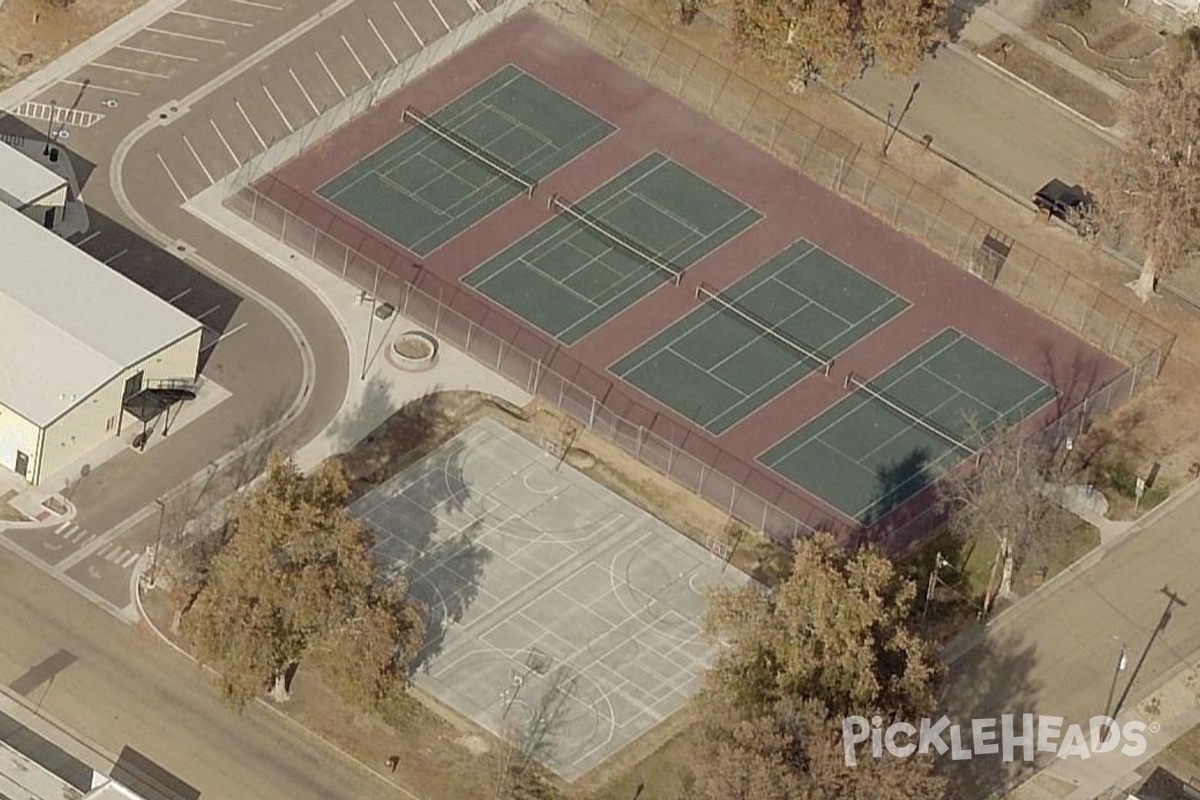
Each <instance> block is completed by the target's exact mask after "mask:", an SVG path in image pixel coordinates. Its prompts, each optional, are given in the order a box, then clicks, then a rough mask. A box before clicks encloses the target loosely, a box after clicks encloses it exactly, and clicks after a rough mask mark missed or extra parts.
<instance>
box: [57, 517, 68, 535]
mask: <svg viewBox="0 0 1200 800" xmlns="http://www.w3.org/2000/svg"><path fill="white" fill-rule="evenodd" d="M69 527H71V520H67V521H66V522H64V523H63V524H62V525H59V526H58V527H57V528H55V529H54V532H55V533H56V534H58V535H59V536H62V532H63V531H65V530H66V529H67V528H69Z"/></svg>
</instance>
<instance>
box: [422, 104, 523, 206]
mask: <svg viewBox="0 0 1200 800" xmlns="http://www.w3.org/2000/svg"><path fill="white" fill-rule="evenodd" d="M401 119H403V120H404V121H405V122H408V123H411V124H413V125H416V126H417V127H418V128H420V129H421V130H423V131H426V132H428V133H431V134H433V135H434V136H435V137H437V138H438V139H441V140H442V141H443V142H445V143H446V144H448V145H450V146H451V147H453V148H455V149H457V150H458V151H459V152H461V153H465V154H466V155H467V156H469V157H471V158H473V159H475V160H476V161H478V162H479V163H481V164H483V165H484V166H486V167H488V168H489V169H491V170H492V171H493V172H496V173H498V174H499V175H501V176H502V177H504V178H507V179H508V180H510V181H512V182H513V183H515V184H517V185H518V186H520V187H521V188H522V189H523V190H524V191H525V194H527V195H529V196H530V197H532V196H533V190H534V189H536V188H537V181H533V180H530V179H529V178H526V177H524V176H523V175H521V174H520V173H519V172H517V171H516V170H515V169H513V168H512V167H510V166H509V165H508V164H505V163H504V162H503V161H501V160H500V159H498V158H496V157H495V156H493V155H491V154H489V153H485V152H484V151H483V150H482V149H481V148H479V147H478V146H476V145H474V144H471V143H470V142H468V141H467V140H466V139H464V138H463V137H462V136H460V135H459V134H457V133H455V132H453V131H451V130H449V129H448V128H447V127H446V126H444V125H441V124H440V123H437V122H434V121H433V120H432V119H430V118H429V117H427V116H425V115H424V114H422V113H421V112H419V111H417V110H416V109H415V108H413V107H412V106H409V107H408V108H406V109H404V112H403V114H402V115H401Z"/></svg>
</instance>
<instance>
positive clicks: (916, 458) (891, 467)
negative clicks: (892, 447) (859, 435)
mask: <svg viewBox="0 0 1200 800" xmlns="http://www.w3.org/2000/svg"><path fill="white" fill-rule="evenodd" d="M931 482H932V476H930V474H929V451H928V450H926V449H925V448H923V447H918V448H916V449H914V450H911V451H910V452H908V453H907V454H905V455H904V456H903V457H902V458H899V459H897V460H895V461H891V462H888V463H886V464H883V465H881V466H879V467H877V468H876V469H875V484H876V493H875V499H874V500H873V501H872V503H871V510H870V511H869V512H868V514H867V516H866V518H865V519H863V522H864V523H866V524H868V525H870V524H873V523H875V522H878V521H879V520H881V519H883V518H884V517H885V516H887V515H888V514H889V513H891V512H892V511H893V510H895V509H897V508H899V507H901V506H902V505H904V504H905V503H906V502H908V500H909V499H911V498H913V497H915V496H916V495H917V494H919V493H920V492H921V491H922V490H923V489H924V488H925V487H926V486H928V485H929V484H930V483H931Z"/></svg>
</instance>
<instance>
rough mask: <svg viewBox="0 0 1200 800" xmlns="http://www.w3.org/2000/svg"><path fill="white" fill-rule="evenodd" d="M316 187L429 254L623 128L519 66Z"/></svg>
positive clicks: (410, 120) (409, 116)
mask: <svg viewBox="0 0 1200 800" xmlns="http://www.w3.org/2000/svg"><path fill="white" fill-rule="evenodd" d="M397 125H402V126H408V130H406V131H405V132H404V133H403V134H401V135H400V136H398V137H396V138H395V139H392V140H391V141H389V142H388V143H387V144H385V145H384V146H383V147H381V148H379V149H378V150H376V151H375V152H374V153H372V154H370V155H369V156H367V157H366V158H365V159H363V160H362V161H360V162H358V163H357V164H355V165H354V166H352V167H350V168H349V169H347V170H345V171H344V172H342V173H341V174H340V175H338V176H337V177H335V178H333V179H332V180H330V181H329V182H327V183H326V184H325V185H323V186H321V187H320V188H319V189H318V190H317V191H318V193H319V194H320V195H321V196H322V197H324V198H325V199H326V200H328V201H330V202H331V203H334V204H335V205H337V206H338V207H340V208H341V209H342V210H344V211H346V212H348V213H350V214H352V215H354V216H355V217H356V218H358V219H359V220H360V221H362V222H363V223H366V224H367V225H370V226H371V227H373V228H375V229H376V230H378V231H379V232H381V233H383V234H385V235H387V236H389V237H391V238H392V239H394V240H395V241H397V242H399V243H400V244H402V245H404V246H405V247H407V248H408V249H409V250H411V251H412V252H414V253H416V254H417V255H421V256H425V255H428V254H429V253H431V252H433V251H434V250H436V249H437V248H438V247H440V246H441V245H443V244H445V243H446V242H448V241H449V240H450V239H453V238H454V237H455V236H457V235H458V234H460V233H462V232H463V231H464V230H466V229H467V228H469V227H470V226H471V225H474V224H475V223H476V222H478V221H479V220H481V219H483V218H484V217H486V216H487V215H488V214H490V213H491V212H493V211H495V210H496V209H497V208H499V207H500V206H502V205H504V204H505V203H506V202H508V201H509V200H511V199H512V198H514V197H516V196H518V195H520V194H523V193H530V192H532V189H533V186H534V185H536V183H537V182H538V181H539V180H541V179H543V178H545V177H546V176H547V175H549V174H551V173H552V172H554V171H555V170H556V169H558V168H559V167H561V166H563V165H564V164H566V163H567V162H569V161H571V160H572V159H574V158H575V157H577V156H579V155H580V154H582V153H584V152H585V151H587V150H588V149H589V148H591V147H592V146H594V145H595V144H596V143H598V142H600V141H601V140H603V139H604V138H605V137H607V136H608V135H610V134H611V133H613V132H614V131H615V130H616V127H615V126H613V125H610V124H609V123H608V122H605V121H604V120H603V119H601V118H600V117H598V116H597V115H595V114H593V113H591V112H590V111H588V110H587V109H584V108H583V107H581V106H579V105H578V104H576V103H575V102H573V101H572V100H570V99H568V98H567V97H565V96H563V95H562V94H559V93H558V92H556V91H555V90H553V89H551V88H550V87H548V86H546V85H545V84H543V83H542V82H540V81H538V80H537V79H535V78H533V77H531V76H530V75H528V74H526V73H525V72H523V71H522V70H520V69H518V68H517V67H515V66H512V65H511V64H510V65H508V66H506V67H504V68H503V69H501V70H500V71H499V72H497V73H496V74H494V75H493V76H492V77H490V78H488V79H487V80H485V81H483V82H482V83H480V84H479V85H477V86H476V87H475V88H473V89H471V90H470V91H469V92H467V93H466V94H465V95H462V96H461V97H459V98H458V99H457V100H455V101H453V102H451V103H450V104H448V105H446V106H445V107H443V108H442V109H441V110H440V111H438V112H437V113H435V114H432V115H430V116H429V117H425V116H424V115H422V114H421V112H419V111H418V110H416V109H409V110H408V111H406V112H405V114H404V115H403V120H397Z"/></svg>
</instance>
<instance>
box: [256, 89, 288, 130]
mask: <svg viewBox="0 0 1200 800" xmlns="http://www.w3.org/2000/svg"><path fill="white" fill-rule="evenodd" d="M261 85H262V90H263V93H264V94H266V96H267V99H268V100H270V101H271V105H273V106H275V113H276V114H278V115H279V118H280V119H281V120H283V124H284V125H287V129H288V133H294V132H295V131H296V129H295V128H293V127H292V123H291V120H289V119H288V118H287V115H286V114H284V113H283V109H282V108H280V107H279V103H276V102H275V98H274V97H272V96H271V90H270V89H268V88H267V85H266V84H265V83H264V84H261Z"/></svg>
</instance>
